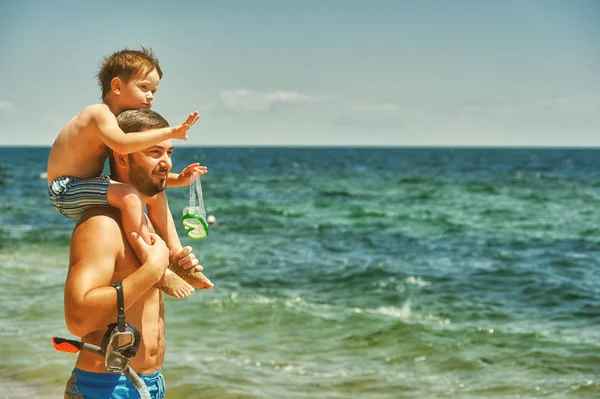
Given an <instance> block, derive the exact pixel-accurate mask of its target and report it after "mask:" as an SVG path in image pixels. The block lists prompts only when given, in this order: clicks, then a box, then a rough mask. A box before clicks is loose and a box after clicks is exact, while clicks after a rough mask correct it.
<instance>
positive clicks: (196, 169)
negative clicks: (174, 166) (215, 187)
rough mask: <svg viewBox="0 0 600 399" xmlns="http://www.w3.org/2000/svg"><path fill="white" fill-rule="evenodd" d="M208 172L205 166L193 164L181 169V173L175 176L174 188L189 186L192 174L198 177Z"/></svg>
mask: <svg viewBox="0 0 600 399" xmlns="http://www.w3.org/2000/svg"><path fill="white" fill-rule="evenodd" d="M207 172H208V168H207V167H206V166H202V165H200V164H199V163H193V164H191V165H188V166H186V167H185V169H183V170H182V171H181V173H179V175H178V176H177V179H176V180H175V182H174V183H175V184H174V185H176V186H178V187H180V186H189V185H190V178H191V177H192V175H193V174H194V173H198V174H199V175H204V174H206V173H207Z"/></svg>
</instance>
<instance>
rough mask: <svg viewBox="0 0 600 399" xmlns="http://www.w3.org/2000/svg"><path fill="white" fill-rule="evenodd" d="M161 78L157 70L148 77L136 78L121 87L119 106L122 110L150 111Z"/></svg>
mask: <svg viewBox="0 0 600 399" xmlns="http://www.w3.org/2000/svg"><path fill="white" fill-rule="evenodd" d="M159 82H160V77H159V76H158V72H156V69H153V70H152V71H150V72H149V73H148V74H147V75H145V76H144V75H140V76H136V77H134V78H132V79H130V80H129V82H127V83H125V82H122V84H121V86H120V96H119V97H118V98H119V103H120V104H119V105H120V108H122V109H150V108H151V107H152V103H153V102H154V93H156V90H158V83H159Z"/></svg>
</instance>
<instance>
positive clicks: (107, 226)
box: [64, 110, 202, 399]
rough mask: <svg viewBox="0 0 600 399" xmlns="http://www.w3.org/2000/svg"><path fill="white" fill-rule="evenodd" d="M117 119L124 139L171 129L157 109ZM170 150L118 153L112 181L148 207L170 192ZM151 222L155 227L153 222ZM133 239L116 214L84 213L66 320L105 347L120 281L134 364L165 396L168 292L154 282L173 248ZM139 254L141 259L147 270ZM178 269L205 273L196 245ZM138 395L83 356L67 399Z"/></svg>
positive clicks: (164, 145)
mask: <svg viewBox="0 0 600 399" xmlns="http://www.w3.org/2000/svg"><path fill="white" fill-rule="evenodd" d="M117 120H118V122H119V126H120V127H121V129H122V130H123V131H124V132H126V133H127V132H141V131H144V130H148V129H156V128H163V127H167V126H169V125H168V123H167V121H166V120H165V119H164V118H163V117H162V116H160V115H159V114H157V113H156V112H154V111H151V110H131V111H125V112H123V113H121V114H120V115H119V117H118V118H117ZM133 134H143V133H133ZM172 152H173V144H172V141H171V139H167V140H165V141H163V142H161V143H158V144H156V145H154V146H152V147H150V148H147V149H146V150H143V151H140V152H136V153H132V154H129V155H123V154H119V153H116V152H115V153H113V154H112V155H113V156H111V157H110V166H111V177H112V179H114V180H116V181H119V182H121V183H127V184H130V185H132V186H134V187H135V188H136V189H137V190H138V191H139V192H140V194H141V197H142V201H143V204H144V206H145V205H146V204H147V203H148V201H149V200H151V198H152V197H153V196H155V195H156V194H158V193H160V192H162V191H163V190H164V189H165V188H166V183H167V176H168V174H169V171H170V170H171V166H172V164H171V153H172ZM148 224H149V227H150V228H151V224H150V221H148ZM151 231H152V233H154V231H153V230H152V229H151ZM132 234H133V238H134V239H133V240H132V243H134V246H136V247H137V248H132V247H131V246H130V244H129V241H128V240H127V237H125V233H124V232H123V229H122V227H121V217H120V212H119V210H118V209H116V208H93V209H90V210H88V211H86V212H85V213H84V214H83V216H82V217H81V219H80V220H79V223H78V224H77V226H76V227H75V229H74V231H73V236H72V238H71V253H70V262H69V263H70V265H69V272H68V274H67V280H66V284H65V298H64V300H65V319H66V323H67V327H68V329H69V331H70V332H71V333H72V334H74V335H76V336H78V337H81V339H82V341H83V342H88V343H91V344H95V345H98V346H100V345H101V343H102V339H103V337H104V335H105V333H106V331H107V326H108V325H109V324H111V323H114V322H115V321H116V320H117V289H116V288H115V287H114V286H111V284H113V283H117V282H120V283H121V285H122V293H123V298H124V310H125V317H126V321H127V322H128V323H130V324H131V325H133V326H134V327H135V328H136V329H137V330H138V331H139V332H140V334H141V345H140V346H139V349H138V351H137V355H136V356H135V357H133V358H132V359H131V363H130V365H131V367H132V368H133V369H134V370H135V371H136V372H137V373H138V374H140V376H141V377H142V379H143V380H144V381H145V383H146V385H148V388H149V390H150V393H151V395H152V397H153V398H163V397H164V394H165V392H164V391H165V386H164V379H163V377H162V374H161V367H162V363H163V358H164V349H165V346H164V303H163V293H162V292H161V291H160V290H159V289H157V288H156V287H155V284H156V283H157V282H158V281H159V280H160V278H161V277H162V276H163V274H164V272H165V270H166V268H167V266H169V250H168V248H167V246H166V244H165V242H164V241H163V240H162V239H161V238H160V237H159V236H158V235H156V234H151V237H152V243H151V245H148V244H146V243H145V242H144V240H143V239H141V237H140V236H139V235H137V234H136V233H132ZM136 253H138V254H141V256H140V261H141V264H140V261H138V257H137V256H136ZM177 264H183V267H184V268H185V269H190V270H192V268H194V269H195V270H198V271H201V270H202V267H201V266H199V265H198V260H197V259H196V258H195V256H194V255H193V254H192V253H191V248H190V247H186V248H184V249H183V250H182V251H181V252H180V253H179V254H177V255H176V256H174V257H173V259H171V265H177ZM134 392H135V388H134V387H133V386H132V385H131V383H130V382H129V381H128V380H127V378H126V377H125V376H124V375H122V374H110V373H107V371H106V367H105V363H104V359H103V358H101V357H99V356H97V355H95V354H92V353H88V352H80V354H79V357H78V358H77V362H76V365H75V369H74V370H73V374H72V375H71V378H70V379H69V381H68V383H67V387H66V391H65V397H66V398H86V399H87V398H102V399H107V398H123V397H129V396H128V394H129V393H131V394H134V395H135V393H134Z"/></svg>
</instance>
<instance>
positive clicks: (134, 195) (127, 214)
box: [106, 180, 194, 298]
mask: <svg viewBox="0 0 600 399" xmlns="http://www.w3.org/2000/svg"><path fill="white" fill-rule="evenodd" d="M106 197H107V200H108V203H109V204H110V205H111V206H113V207H115V208H118V209H119V210H120V211H121V225H122V227H123V231H124V232H125V237H126V238H127V241H129V243H130V245H131V248H132V249H133V248H137V245H135V244H132V243H131V240H133V239H132V238H131V233H132V232H136V233H138V234H139V235H140V236H141V237H142V239H143V240H144V241H145V242H146V243H147V244H150V243H151V240H150V230H149V229H148V225H147V224H146V217H145V215H144V208H143V205H142V199H141V197H140V194H139V192H138V191H137V190H136V189H135V188H134V187H133V186H130V185H129V184H123V183H119V182H116V181H113V180H111V181H110V183H109V185H108V189H107V191H106ZM156 230H157V234H158V235H159V236H161V238H163V240H165V241H166V242H167V243H168V240H169V237H165V236H164V235H163V234H162V232H161V231H160V230H159V229H156ZM136 256H137V257H138V259H140V254H138V253H136ZM156 287H157V288H159V289H161V290H162V291H163V292H164V293H165V294H167V295H170V296H173V297H175V298H185V297H187V296H190V295H191V294H192V293H193V292H194V289H193V288H192V287H191V286H190V285H189V284H188V283H187V282H185V280H183V279H182V278H180V277H179V276H177V275H176V274H175V273H173V272H172V271H170V270H168V269H167V270H166V271H165V274H164V276H163V277H162V278H161V280H160V281H159V282H158V283H157V284H156Z"/></svg>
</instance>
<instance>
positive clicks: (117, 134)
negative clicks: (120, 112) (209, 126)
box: [92, 106, 200, 154]
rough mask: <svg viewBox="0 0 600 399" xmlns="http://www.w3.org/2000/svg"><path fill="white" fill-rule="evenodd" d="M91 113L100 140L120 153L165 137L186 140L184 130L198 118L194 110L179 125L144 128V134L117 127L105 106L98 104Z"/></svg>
mask: <svg viewBox="0 0 600 399" xmlns="http://www.w3.org/2000/svg"><path fill="white" fill-rule="evenodd" d="M92 115H93V118H94V121H95V122H96V127H97V128H98V133H99V135H100V140H102V142H103V143H104V144H105V145H106V146H107V147H108V148H110V149H111V150H113V151H116V152H118V153H120V154H131V153H133V152H138V151H142V150H145V149H146V148H148V147H152V146H153V145H155V144H158V143H160V142H162V141H165V140H167V139H179V140H187V134H186V132H187V131H188V129H189V128H190V127H191V126H192V125H193V124H194V123H196V121H197V120H198V119H199V118H200V116H199V115H198V112H194V113H192V114H190V116H188V118H187V120H186V121H185V122H184V123H183V124H181V125H177V126H173V127H165V128H162V129H151V130H146V131H144V134H125V133H124V132H123V131H122V130H121V128H120V127H119V124H118V123H117V118H115V116H114V115H113V113H112V112H110V111H109V110H108V108H107V107H104V106H98V107H97V108H96V109H94V111H93V114H92Z"/></svg>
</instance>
